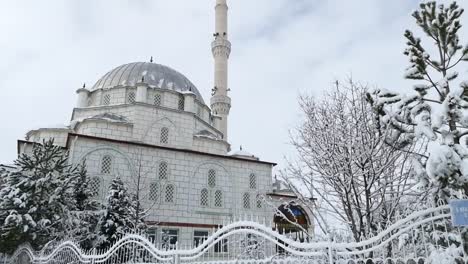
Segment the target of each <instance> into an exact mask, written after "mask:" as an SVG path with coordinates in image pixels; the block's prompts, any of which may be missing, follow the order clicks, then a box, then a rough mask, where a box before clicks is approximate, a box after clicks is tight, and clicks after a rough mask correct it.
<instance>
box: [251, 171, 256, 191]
mask: <svg viewBox="0 0 468 264" xmlns="http://www.w3.org/2000/svg"><path fill="white" fill-rule="evenodd" d="M249 186H250V189H257V176H255V174H253V173H251V174H250V176H249Z"/></svg>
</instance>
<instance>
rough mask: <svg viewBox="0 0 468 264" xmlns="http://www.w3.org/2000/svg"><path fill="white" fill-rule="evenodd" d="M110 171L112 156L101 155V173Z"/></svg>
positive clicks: (109, 172)
mask: <svg viewBox="0 0 468 264" xmlns="http://www.w3.org/2000/svg"><path fill="white" fill-rule="evenodd" d="M111 172H112V157H111V156H109V155H106V156H104V157H102V160H101V173H102V174H111Z"/></svg>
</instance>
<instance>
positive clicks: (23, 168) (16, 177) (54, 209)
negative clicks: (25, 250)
mask: <svg viewBox="0 0 468 264" xmlns="http://www.w3.org/2000/svg"><path fill="white" fill-rule="evenodd" d="M67 158H68V155H67V153H66V152H65V151H64V150H63V149H62V148H61V147H59V146H56V145H54V142H53V140H49V141H44V142H43V144H35V145H34V146H33V149H32V153H31V154H30V155H29V154H28V155H27V154H22V155H21V156H20V157H19V158H18V159H17V160H16V161H15V164H16V166H17V167H18V169H17V170H14V171H9V172H8V171H6V172H4V173H3V175H2V176H1V178H3V179H4V180H5V182H4V184H3V187H2V189H1V190H0V197H2V199H1V200H0V251H1V252H11V251H13V250H15V249H16V248H17V246H18V245H20V244H22V243H25V242H28V243H30V244H31V246H33V248H36V249H38V248H41V247H42V246H43V245H45V244H46V243H47V242H49V241H51V240H53V239H55V238H58V237H60V238H63V237H64V235H65V234H66V233H67V230H69V229H70V228H71V226H72V224H73V219H72V216H71V214H70V210H69V209H70V206H71V205H72V204H73V201H72V200H73V199H72V197H71V195H70V194H71V192H72V191H71V186H72V184H71V183H70V179H72V178H73V175H74V174H75V173H76V172H77V168H76V167H73V166H70V165H69V164H68V162H67Z"/></svg>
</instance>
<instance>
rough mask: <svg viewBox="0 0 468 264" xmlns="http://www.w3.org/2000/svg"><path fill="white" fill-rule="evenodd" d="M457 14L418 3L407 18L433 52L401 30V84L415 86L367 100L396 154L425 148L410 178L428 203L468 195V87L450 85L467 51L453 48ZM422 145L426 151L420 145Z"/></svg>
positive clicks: (467, 84) (467, 58) (456, 38)
mask: <svg viewBox="0 0 468 264" xmlns="http://www.w3.org/2000/svg"><path fill="white" fill-rule="evenodd" d="M462 14H463V9H462V8H460V7H459V6H458V5H457V3H456V2H453V3H452V4H450V5H448V6H444V5H443V4H441V5H437V3H436V2H427V3H421V4H420V8H419V10H417V11H415V12H414V13H413V14H412V15H413V17H414V18H415V20H416V24H417V25H418V26H419V27H420V28H421V29H422V31H423V32H424V33H425V35H426V37H427V40H429V41H430V42H432V43H433V44H434V45H433V46H428V47H426V45H427V43H423V41H422V40H421V39H420V38H418V37H415V35H414V34H413V33H412V32H411V31H409V30H406V32H405V34H404V35H405V38H406V40H407V48H406V50H405V52H404V54H405V55H407V56H408V58H409V61H410V66H409V68H408V69H407V71H406V73H405V78H407V79H412V80H417V81H419V82H420V83H419V84H417V85H415V86H414V88H413V90H414V91H415V92H414V93H413V94H412V95H401V94H398V93H395V92H388V91H384V90H377V91H376V92H375V93H374V94H369V96H368V99H369V101H370V102H371V103H372V105H373V107H374V109H375V111H376V112H377V113H378V114H379V116H380V120H381V121H382V122H381V124H382V126H384V127H385V128H390V129H392V130H393V133H392V136H391V138H390V139H389V140H390V141H392V145H395V144H394V143H395V142H398V144H397V145H398V146H400V147H401V148H403V147H405V146H407V145H410V144H414V143H418V144H421V143H423V145H425V147H424V150H423V151H420V152H418V153H415V154H416V155H417V157H418V158H417V159H418V164H417V165H418V168H417V169H416V172H417V174H418V176H419V177H420V180H421V182H422V183H424V186H425V187H429V188H431V189H432V190H434V194H435V196H434V198H435V199H436V200H439V199H442V200H444V201H447V199H448V198H449V197H450V196H454V195H459V194H465V195H468V149H467V144H466V139H465V136H467V135H468V82H461V83H458V84H457V83H456V80H457V77H459V74H458V73H457V72H456V71H455V68H456V66H459V63H461V62H464V61H468V46H465V47H463V46H462V45H460V44H459V36H458V35H459V34H458V31H459V29H460V28H461V24H460V17H461V15H462ZM427 142H428V144H427V145H426V143H427Z"/></svg>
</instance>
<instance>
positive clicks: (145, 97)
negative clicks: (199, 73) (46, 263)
mask: <svg viewBox="0 0 468 264" xmlns="http://www.w3.org/2000/svg"><path fill="white" fill-rule="evenodd" d="M215 13H216V23H215V24H216V28H215V33H214V40H213V42H212V43H211V49H212V53H213V57H214V86H213V89H212V97H211V98H210V100H209V102H205V100H204V99H203V97H202V96H201V94H200V92H199V90H198V89H197V87H196V86H195V85H194V84H193V83H192V82H191V81H190V80H189V79H187V78H186V77H185V76H184V75H183V74H181V73H179V72H178V71H176V70H174V69H172V68H170V67H168V66H164V65H160V64H157V63H154V62H153V61H152V59H151V61H149V62H132V63H126V64H123V65H120V66H118V67H116V68H114V69H112V70H110V71H109V72H107V73H106V74H105V75H104V76H103V77H102V78H101V79H99V80H98V81H97V82H96V83H95V84H94V86H92V87H90V88H87V87H82V88H80V89H78V90H77V91H76V93H77V97H78V100H77V104H76V107H75V108H74V109H73V111H72V114H71V122H70V124H69V125H68V126H66V127H49V128H39V129H35V130H31V131H29V132H28V133H27V135H26V139H25V140H18V152H19V154H20V153H25V152H28V151H30V150H31V147H32V145H33V144H34V142H36V143H40V142H42V140H44V139H49V138H54V139H55V144H58V145H60V146H63V147H64V148H66V149H67V150H68V151H69V153H70V160H71V162H73V163H81V162H83V161H84V162H85V164H86V166H87V170H88V174H89V175H90V177H91V185H92V189H93V190H94V191H95V195H96V196H97V197H98V198H99V199H103V200H104V199H105V195H106V193H107V189H108V186H109V183H110V182H111V180H112V179H113V178H114V177H120V178H122V179H123V180H124V182H125V184H126V185H127V187H128V189H129V190H130V191H131V192H138V193H139V197H140V199H141V202H142V204H143V207H144V208H145V209H147V211H148V216H147V217H146V219H145V221H146V222H147V224H148V225H149V227H150V228H149V237H150V238H151V239H152V240H153V241H155V243H157V242H158V241H161V239H162V234H165V235H168V236H169V237H170V244H171V245H175V243H177V242H179V243H192V242H193V244H195V245H196V244H197V243H199V242H200V241H201V239H203V237H206V236H208V235H209V234H210V233H211V232H212V228H213V227H216V226H220V225H222V224H223V222H224V221H226V220H227V219H233V218H236V217H237V216H241V215H249V216H250V215H251V216H253V217H254V218H259V219H269V220H271V221H272V222H274V223H275V225H277V226H278V227H279V228H280V229H283V230H284V231H286V230H287V229H288V228H289V229H291V228H292V229H294V228H293V227H289V226H288V223H287V221H284V219H283V220H282V219H279V218H278V217H277V216H275V210H277V209H278V208H279V209H280V210H281V208H284V204H285V203H289V202H290V201H292V200H294V199H295V198H297V197H296V196H294V194H292V193H291V192H290V191H288V190H285V189H282V188H281V187H280V185H279V184H278V183H277V182H274V181H273V177H272V169H273V167H274V166H275V165H276V164H275V163H273V162H269V161H264V160H261V159H260V158H259V157H257V156H255V155H252V154H250V153H248V152H246V151H244V150H240V151H234V152H231V146H230V144H229V141H228V124H229V123H228V120H229V112H230V110H231V98H230V97H229V88H228V61H229V56H230V53H231V43H230V42H229V35H228V23H227V21H228V19H227V16H228V6H227V4H226V0H216V7H215ZM234 105H235V104H234ZM304 208H305V207H304ZM285 211H286V210H285ZM311 213H312V212H308V211H307V210H305V209H303V208H302V207H301V206H299V205H294V206H293V210H287V212H286V213H285V214H286V215H288V214H294V216H296V217H294V218H295V219H296V220H295V221H297V222H298V223H299V224H300V225H302V226H303V227H304V228H305V229H306V230H308V232H313V226H312V225H313V221H312V219H311ZM288 217H289V216H288ZM289 231H291V230H289ZM214 250H215V251H216V252H227V251H229V244H228V243H224V244H220V245H219V246H217V247H215V249H214Z"/></svg>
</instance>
